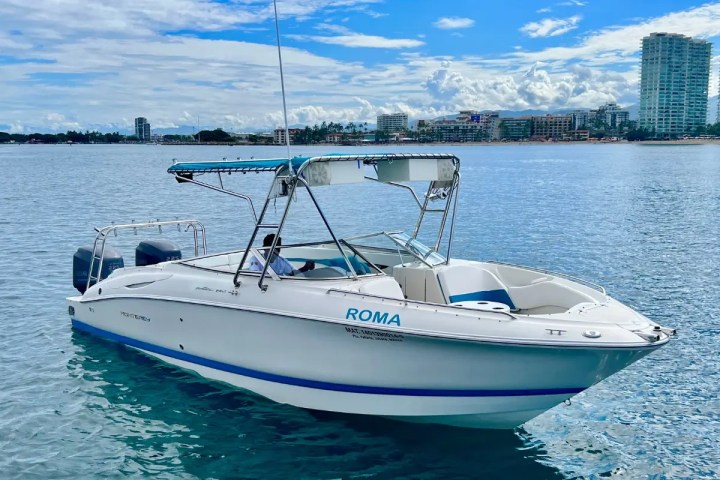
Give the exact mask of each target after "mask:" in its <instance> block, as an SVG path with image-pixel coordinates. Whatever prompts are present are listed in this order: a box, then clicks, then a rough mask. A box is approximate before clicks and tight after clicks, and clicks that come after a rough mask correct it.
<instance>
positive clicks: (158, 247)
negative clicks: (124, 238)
mask: <svg viewBox="0 0 720 480" xmlns="http://www.w3.org/2000/svg"><path fill="white" fill-rule="evenodd" d="M180 259H182V253H181V252H180V247H178V246H177V245H175V244H174V243H173V242H171V241H169V240H143V241H142V242H140V244H139V245H138V246H137V248H136V249H135V265H136V266H138V267H144V266H146V265H156V264H158V263H162V262H169V261H170V260H180Z"/></svg>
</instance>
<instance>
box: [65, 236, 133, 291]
mask: <svg viewBox="0 0 720 480" xmlns="http://www.w3.org/2000/svg"><path fill="white" fill-rule="evenodd" d="M92 257H93V246H92V245H87V246H84V247H80V248H78V249H77V252H75V255H73V287H75V288H76V289H77V290H78V292H80V293H85V290H86V287H87V281H88V274H89V273H90V263H91V262H92ZM99 266H100V261H99V260H95V265H93V274H92V276H93V277H97V276H98V275H97V271H98V267H99ZM124 266H125V262H124V261H123V258H122V255H120V252H118V251H117V250H115V249H114V248H112V247H110V246H108V245H106V246H105V250H104V251H103V261H102V272H100V279H103V278H107V277H108V275H110V274H111V273H112V271H113V270H115V269H116V268H123V267H124ZM92 285H94V283H92V284H91V286H92Z"/></svg>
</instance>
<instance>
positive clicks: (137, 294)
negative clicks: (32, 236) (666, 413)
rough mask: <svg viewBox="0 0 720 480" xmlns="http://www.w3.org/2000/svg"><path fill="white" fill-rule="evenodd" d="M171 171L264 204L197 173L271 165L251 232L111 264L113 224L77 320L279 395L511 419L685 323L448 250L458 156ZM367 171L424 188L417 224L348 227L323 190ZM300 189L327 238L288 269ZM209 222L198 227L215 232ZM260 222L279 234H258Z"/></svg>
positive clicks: (347, 407)
mask: <svg viewBox="0 0 720 480" xmlns="http://www.w3.org/2000/svg"><path fill="white" fill-rule="evenodd" d="M366 170H367V171H366ZM168 171H169V172H170V173H171V174H173V175H175V177H176V178H177V179H178V181H181V182H183V183H187V182H189V183H195V184H199V185H202V186H206V187H210V188H213V189H215V190H220V191H226V192H228V193H231V194H232V195H235V196H238V197H241V198H243V199H245V200H247V201H249V202H250V205H251V207H252V210H253V213H254V214H255V208H254V206H253V204H252V201H251V200H250V198H249V197H247V196H245V195H243V194H241V193H236V192H229V191H228V190H227V189H225V188H224V187H223V184H222V181H221V182H220V186H216V185H213V184H209V183H206V182H202V181H200V180H198V178H199V176H200V175H202V174H216V175H220V174H222V173H227V174H230V173H236V172H237V173H248V172H269V173H271V174H272V175H273V180H272V184H271V188H270V193H269V194H268V196H267V198H266V199H265V202H264V205H263V207H262V209H261V210H260V214H259V215H257V217H256V219H257V220H256V225H255V229H254V231H253V234H252V235H251V237H250V239H249V241H248V244H247V247H246V248H245V249H243V250H239V251H235V252H230V253H222V254H214V255H202V256H199V257H194V258H191V259H188V260H172V261H167V262H161V263H157V264H153V265H145V266H140V267H133V268H120V269H117V270H115V271H113V272H112V274H110V275H109V276H108V277H107V278H104V279H103V278H102V276H103V275H102V272H103V262H104V260H103V258H104V257H105V251H104V246H105V240H106V237H107V235H108V234H109V233H110V232H112V231H115V230H116V229H117V228H118V226H113V227H109V229H105V230H101V231H100V233H99V234H98V238H97V239H96V242H95V247H94V249H93V252H92V255H91V257H92V258H91V261H90V265H89V267H88V272H89V273H90V274H89V275H87V287H88V288H87V291H85V292H84V294H83V295H82V296H77V297H71V298H69V299H68V301H69V310H70V315H71V317H72V322H73V326H74V327H75V328H77V329H80V330H84V331H87V332H90V333H93V334H96V335H98V336H101V337H104V338H108V339H111V340H115V341H118V342H121V343H123V344H126V345H129V346H132V347H135V348H137V349H140V350H142V351H144V352H146V353H148V354H150V355H153V356H156V357H158V358H160V359H162V360H164V361H166V362H168V363H171V364H174V365H178V366H180V367H183V368H187V369H190V370H193V371H195V372H197V373H199V374H200V375H203V376H205V377H208V378H212V379H216V380H221V381H224V382H227V383H229V384H232V385H235V386H237V387H240V388H243V389H247V390H250V391H253V392H255V393H258V394H260V395H262V396H265V397H267V398H270V399H272V400H275V401H277V402H280V403H287V404H291V405H295V406H299V407H304V408H309V409H316V410H325V411H331V412H345V413H355V414H365V415H379V416H387V417H395V418H399V419H403V420H409V421H416V422H431V423H442V424H449V425H458V426H469V427H483V428H511V427H515V426H517V425H519V424H521V423H523V422H525V421H527V420H529V419H531V418H533V417H535V416H536V415H539V414H540V413H542V412H544V411H546V410H547V409H549V408H551V407H553V406H554V405H557V404H558V403H560V402H562V401H563V400H566V399H568V398H570V397H572V396H573V395H575V394H577V393H579V392H581V391H583V390H585V389H586V388H589V387H590V386H592V385H594V384H595V383H597V382H599V381H601V380H603V379H604V378H606V377H608V376H609V375H612V374H613V373H615V372H617V371H619V370H621V369H622V368H625V367H626V366H628V365H630V364H631V363H633V362H635V361H637V360H639V359H640V358H642V357H643V356H645V355H647V354H648V353H650V352H652V351H653V350H655V349H657V348H658V347H660V346H662V345H664V344H665V343H667V341H668V340H669V338H670V336H671V335H672V334H673V333H674V332H673V331H672V330H669V329H665V328H662V327H660V326H659V325H657V324H655V323H653V322H652V321H650V320H649V319H647V318H646V317H644V316H643V315H641V314H639V313H637V312H635V311H633V310H632V309H630V308H629V307H627V306H625V305H623V304H621V303H619V302H617V301H616V300H614V299H613V298H611V297H610V296H608V295H607V294H606V293H605V291H604V290H603V289H602V288H601V287H598V286H596V285H593V284H590V283H588V282H584V281H581V280H578V279H573V278H570V277H567V276H565V275H561V274H557V273H551V272H547V271H540V270H535V269H531V268H526V267H520V266H515V265H508V264H501V263H494V262H478V261H471V260H461V259H454V258H453V259H451V258H450V250H451V246H452V236H453V226H454V223H455V213H456V210H457V208H456V207H457V197H458V189H459V186H460V161H459V159H457V158H456V157H455V156H453V155H434V154H387V155H385V154H380V155H326V156H320V157H312V158H309V157H295V158H293V159H289V160H288V159H273V160H249V161H232V162H226V161H223V162H195V163H177V164H175V165H173V166H172V167H170V169H169V170H168ZM366 174H368V175H367V176H366ZM366 180H370V181H374V182H380V183H383V184H385V185H389V186H394V187H399V188H403V189H406V190H408V191H409V192H410V193H411V194H412V195H413V197H414V199H415V201H416V203H417V205H418V207H419V211H420V213H419V216H418V219H417V222H416V227H415V229H414V231H413V232H411V233H409V234H406V233H403V232H398V231H385V232H381V233H376V234H370V235H365V236H360V237H355V238H345V239H342V238H338V237H337V236H336V235H335V233H334V231H333V230H332V228H331V227H330V225H329V223H328V222H327V219H326V217H325V216H324V214H323V212H322V209H321V208H320V205H319V204H318V202H317V201H316V197H315V196H314V194H313V189H314V188H316V187H320V186H323V185H336V184H347V183H356V182H363V181H366ZM412 181H428V182H429V186H428V188H427V190H426V192H425V194H424V195H418V194H417V193H416V192H415V191H414V190H413V188H411V187H410V186H409V185H407V184H403V183H399V182H412ZM300 191H305V192H306V193H307V198H308V199H309V201H310V202H311V203H312V204H313V205H314V206H315V207H316V208H317V211H318V212H319V214H320V217H321V218H322V220H323V223H324V224H325V226H326V227H327V230H328V234H329V237H330V239H328V240H319V241H318V240H316V239H314V241H311V242H307V243H299V244H294V245H290V246H283V250H282V254H283V256H284V257H286V258H287V259H288V260H289V261H290V263H291V264H292V265H293V267H294V268H295V269H298V268H299V267H300V266H301V265H304V264H306V263H307V262H308V261H312V262H314V264H315V266H316V268H315V269H313V270H309V271H304V272H299V271H295V272H294V274H289V275H282V274H281V273H279V272H275V271H274V270H273V268H272V267H271V266H270V262H266V261H265V260H266V257H270V254H269V252H275V251H276V249H277V248H278V247H279V245H278V240H279V238H280V234H281V233H282V230H283V227H284V225H285V223H286V220H287V218H288V215H289V214H290V213H291V206H292V204H293V203H294V201H293V199H296V198H298V193H299V192H300ZM278 200H279V201H281V202H283V201H284V211H283V213H282V216H281V218H280V220H279V222H277V223H269V221H268V219H267V216H268V215H267V214H268V207H269V206H270V205H271V204H273V203H274V202H277V201H278ZM431 214H437V215H438V216H439V218H440V220H439V222H437V223H438V224H439V228H438V230H437V232H435V235H434V238H435V242H434V244H433V245H432V246H427V245H424V244H422V243H420V241H419V240H418V236H419V234H420V231H421V228H422V227H423V226H424V225H427V223H428V222H427V221H426V220H427V218H428V216H429V215H431ZM200 231H201V232H202V235H199V236H198V235H196V239H199V238H201V240H198V242H200V243H201V244H203V242H204V230H202V229H200ZM262 231H270V232H273V233H274V234H275V235H274V236H273V237H272V242H271V244H270V245H268V246H266V247H264V248H259V247H256V246H255V244H256V239H257V238H259V234H260V232H262ZM197 247H198V243H196V250H197ZM441 251H442V252H444V253H441ZM271 260H272V257H271ZM253 262H256V263H257V264H259V265H260V268H261V271H254V270H253V269H252V268H251V264H252V263H253ZM97 272H100V274H98V273H97ZM98 279H100V281H99V282H97V283H96V282H95V281H96V280H98Z"/></svg>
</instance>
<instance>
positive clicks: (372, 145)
mask: <svg viewBox="0 0 720 480" xmlns="http://www.w3.org/2000/svg"><path fill="white" fill-rule="evenodd" d="M618 144H623V145H658V146H662V145H720V139H687V140H639V141H634V142H630V141H627V140H618V141H602V140H589V141H581V142H563V141H557V142H554V141H547V142H541V141H527V142H432V143H419V142H394V143H368V144H364V143H361V144H352V145H347V144H342V143H313V144H293V145H292V146H294V147H322V146H329V147H369V148H381V147H384V146H393V147H397V146H401V145H402V146H423V147H426V146H438V147H440V146H451V147H462V146H480V147H491V146H523V145H534V146H536V145H553V146H558V145H618ZM0 145H48V146H59V145H64V146H75V145H145V146H151V145H159V146H198V147H283V146H284V145H276V144H264V143H212V142H208V143H205V142H202V143H196V142H187V143H175V142H173V143H170V142H167V143H163V142H161V143H98V142H96V143H0Z"/></svg>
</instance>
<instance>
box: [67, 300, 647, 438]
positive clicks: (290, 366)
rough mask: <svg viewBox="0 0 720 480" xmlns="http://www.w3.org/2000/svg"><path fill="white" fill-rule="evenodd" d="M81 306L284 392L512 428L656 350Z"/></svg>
mask: <svg viewBox="0 0 720 480" xmlns="http://www.w3.org/2000/svg"><path fill="white" fill-rule="evenodd" d="M76 305H77V307H78V308H77V312H76V316H75V317H74V318H75V321H74V326H75V327H76V328H79V329H81V330H86V331H89V332H90V333H93V334H96V335H99V336H103V337H106V338H108V339H111V340H115V341H119V342H121V343H125V344H127V345H130V346H133V347H135V348H139V349H140V350H143V351H145V352H147V353H149V354H150V355H153V356H156V357H158V358H161V359H162V360H164V361H166V362H168V363H171V364H174V365H178V366H180V367H183V368H186V369H189V370H193V371H195V372H197V373H199V374H200V375H202V376H204V377H207V378H211V379H215V380H220V381H223V382H226V383H229V384H231V385H235V386H237V387H240V388H243V389H247V390H250V391H252V392H255V393H257V394H259V395H262V396H265V397H267V398H270V399H272V400H274V401H277V402H280V403H287V404H291V405H295V406H298V407H303V408H310V409H317V410H327V411H335V412H344V413H354V414H368V415H381V416H390V417H397V418H402V419H405V420H411V421H419V422H432V423H444V424H449V425H459V426H472V427H483V428H512V427H515V426H517V425H519V424H521V423H523V422H525V421H527V420H529V419H531V418H533V417H535V416H537V415H538V414H540V413H542V412H544V411H546V410H548V409H549V408H552V407H553V406H555V405H557V404H558V403H560V402H561V401H562V400H564V399H566V398H569V397H571V396H572V395H574V394H576V393H578V392H580V391H582V390H583V389H585V388H587V387H589V386H591V385H593V384H594V383H597V382H598V381H600V380H602V379H603V378H605V377H607V376H609V375H611V374H612V373H614V372H616V371H617V370H620V369H621V368H623V367H625V366H627V365H628V364H630V363H632V362H634V361H636V360H637V359H639V358H640V357H642V356H644V355H645V354H647V353H649V352H650V351H651V350H652V349H622V348H617V349H611V348H605V349H603V348H595V349H591V348H563V347H541V346H520V345H498V344H490V343H481V342H469V341H460V340H449V339H443V338H437V337H423V336H416V335H408V334H402V335H399V336H398V337H389V338H391V339H392V340H390V339H388V337H387V336H386V332H382V331H379V330H374V329H371V328H362V326H361V327H360V328H359V330H358V333H352V332H351V331H349V330H348V328H349V327H347V326H346V325H341V324H335V323H332V322H323V321H313V320H305V319H298V318H294V317H288V316H282V315H273V314H267V313H256V312H250V311H243V310H237V309H232V308H223V307H219V306H211V305H202V304H188V303H179V302H172V301H165V300H161V301H158V299H154V300H151V299H128V298H123V299H112V298H109V299H106V300H102V301H95V302H90V303H89V304H88V305H92V307H87V306H85V305H82V304H80V303H77V304H76ZM81 305H82V306H81ZM88 308H92V313H90V312H89V310H88ZM133 311H141V312H143V314H142V315H135V314H133V313H132V312H133ZM181 318H182V320H180V319H181Z"/></svg>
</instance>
